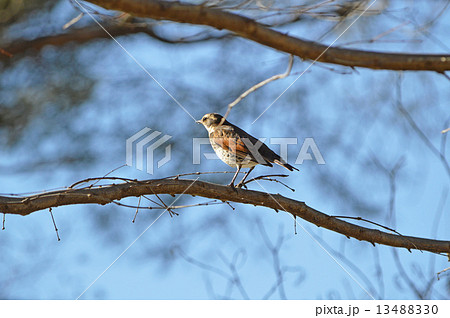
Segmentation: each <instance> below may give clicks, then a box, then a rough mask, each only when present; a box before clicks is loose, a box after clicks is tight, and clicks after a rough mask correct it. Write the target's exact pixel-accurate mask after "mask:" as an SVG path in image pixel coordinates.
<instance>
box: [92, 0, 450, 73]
mask: <svg viewBox="0 0 450 318" xmlns="http://www.w3.org/2000/svg"><path fill="white" fill-rule="evenodd" d="M89 2H91V3H94V4H96V5H99V6H101V7H103V8H105V9H109V10H118V11H123V12H127V13H129V14H131V15H133V16H136V17H144V18H152V19H157V20H170V21H175V22H180V23H190V24H198V25H207V26H211V27H213V28H216V29H219V30H222V29H226V30H229V31H231V32H234V33H236V34H238V35H239V36H242V37H243V38H247V39H249V40H252V41H255V42H257V43H260V44H263V45H265V46H268V47H271V48H274V49H276V50H279V51H283V52H286V53H289V54H293V55H295V56H298V57H300V58H302V59H308V60H316V59H317V61H319V62H324V63H332V64H339V65H344V66H350V67H365V68H371V69H386V70H414V71H436V72H439V73H443V72H444V71H448V70H450V55H445V54H436V55H435V54H400V53H381V52H371V51H362V50H353V49H343V48H336V47H330V48H328V47H327V46H326V45H322V44H319V43H317V42H312V41H307V40H303V39H300V38H296V37H293V36H289V35H287V34H283V33H281V32H278V31H275V30H272V29H270V28H269V27H267V26H265V25H263V24H261V23H258V22H256V21H254V20H252V19H250V18H247V17H244V16H240V15H237V14H234V13H231V12H226V11H222V10H220V9H216V8H210V7H207V6H204V5H193V4H187V3H180V2H176V1H170V2H169V1H157V0H145V1H143V0H90V1H89Z"/></svg>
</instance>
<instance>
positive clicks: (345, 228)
mask: <svg viewBox="0 0 450 318" xmlns="http://www.w3.org/2000/svg"><path fill="white" fill-rule="evenodd" d="M180 193H185V194H190V195H193V196H201V197H205V198H211V199H217V200H221V201H232V202H237V203H243V204H252V205H255V206H264V207H267V208H271V209H274V210H277V211H278V210H283V211H286V212H288V213H291V214H292V215H294V216H298V217H300V218H302V219H304V220H306V221H308V222H311V223H313V224H315V225H317V226H319V227H324V228H327V229H329V230H331V231H334V232H337V233H340V234H343V235H345V236H347V237H354V238H356V239H358V240H362V241H368V242H371V243H372V244H374V243H378V244H383V245H389V246H393V247H404V248H407V249H419V250H422V251H429V252H433V253H447V254H448V253H450V241H439V240H431V239H425V238H419V237H412V236H398V235H395V234H391V233H386V232H382V231H379V230H374V229H369V228H365V227H362V226H358V225H355V224H352V223H348V222H345V221H342V220H339V219H337V218H334V217H332V216H330V215H327V214H325V213H322V212H319V211H317V210H315V209H313V208H311V207H309V206H307V205H306V204H305V203H304V202H300V201H296V200H293V199H289V198H286V197H284V196H282V195H279V194H270V193H265V192H260V191H253V190H243V189H232V188H230V187H228V186H223V185H218V184H213V183H209V182H203V181H195V180H181V179H153V180H145V181H137V180H132V181H126V182H124V183H120V184H109V185H97V186H89V187H85V188H82V189H73V188H69V189H64V190H58V191H50V192H45V193H40V194H34V195H30V196H26V197H7V196H0V213H8V214H19V215H28V214H30V213H32V212H34V211H38V210H43V209H48V208H51V207H58V206H63V205H72V204H88V203H91V204H92V203H95V204H102V205H104V204H108V203H111V202H113V201H114V200H120V199H122V198H126V197H133V196H134V197H139V196H141V195H155V194H171V195H175V194H180Z"/></svg>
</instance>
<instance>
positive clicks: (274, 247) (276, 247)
mask: <svg viewBox="0 0 450 318" xmlns="http://www.w3.org/2000/svg"><path fill="white" fill-rule="evenodd" d="M256 224H257V225H258V229H259V232H260V233H261V237H262V238H263V241H264V243H265V244H266V247H267V249H268V250H269V252H270V254H271V255H272V262H273V269H274V271H275V275H276V278H277V279H276V283H275V286H277V287H278V293H279V295H280V298H281V299H287V297H286V291H285V290H284V275H283V270H282V269H281V262H280V249H281V246H282V245H283V243H284V236H283V234H282V231H281V228H280V230H279V232H278V239H277V242H276V243H275V244H272V242H271V241H270V238H269V236H268V235H267V232H266V229H265V228H264V225H263V224H262V223H261V221H260V220H258V221H257V223H256ZM266 297H267V298H268V297H270V294H266V296H265V298H266Z"/></svg>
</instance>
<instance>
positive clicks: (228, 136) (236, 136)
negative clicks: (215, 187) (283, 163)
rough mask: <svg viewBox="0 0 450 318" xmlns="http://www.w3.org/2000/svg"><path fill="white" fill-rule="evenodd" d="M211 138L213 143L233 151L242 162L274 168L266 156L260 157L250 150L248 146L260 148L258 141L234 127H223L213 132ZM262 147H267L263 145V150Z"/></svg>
mask: <svg viewBox="0 0 450 318" xmlns="http://www.w3.org/2000/svg"><path fill="white" fill-rule="evenodd" d="M210 137H212V138H211V140H212V142H214V143H215V144H217V145H218V146H220V147H222V148H223V149H225V150H228V151H232V152H233V153H235V154H236V157H237V158H238V159H240V160H245V159H247V160H250V161H253V162H255V163H259V164H262V165H265V166H272V164H271V163H270V162H268V161H267V160H266V158H264V156H261V155H259V156H258V153H255V151H253V152H252V151H250V150H249V147H248V146H250V147H251V145H256V146H255V147H256V148H257V147H258V146H259V144H256V143H257V142H258V139H256V138H255V137H253V136H251V135H249V134H247V133H246V132H245V131H243V130H242V129H239V128H238V127H236V126H234V125H231V124H230V125H222V126H220V127H219V128H217V129H216V130H215V131H214V132H212V133H211V134H210ZM250 143H251V144H250ZM262 146H265V145H264V144H262V145H261V148H262ZM266 147H267V146H266ZM258 157H259V158H258Z"/></svg>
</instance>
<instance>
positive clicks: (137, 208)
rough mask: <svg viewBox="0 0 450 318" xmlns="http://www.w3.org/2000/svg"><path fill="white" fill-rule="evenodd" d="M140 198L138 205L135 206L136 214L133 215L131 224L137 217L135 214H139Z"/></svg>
mask: <svg viewBox="0 0 450 318" xmlns="http://www.w3.org/2000/svg"><path fill="white" fill-rule="evenodd" d="M141 198H142V196H139V201H138V205H137V207H136V213H135V214H134V218H133V220H132V221H131V222H132V223H134V222H135V221H136V217H137V214H138V212H139V206H140V205H141Z"/></svg>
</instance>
